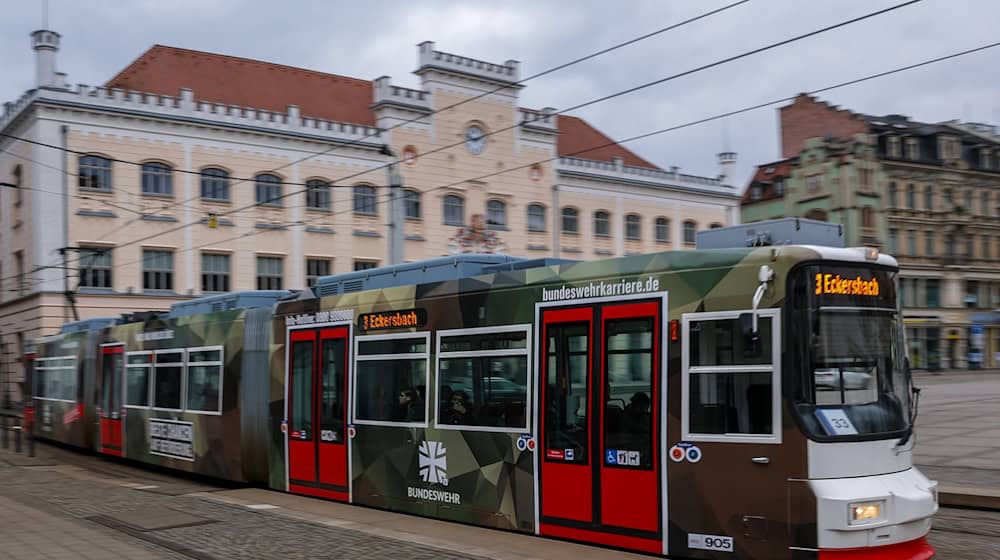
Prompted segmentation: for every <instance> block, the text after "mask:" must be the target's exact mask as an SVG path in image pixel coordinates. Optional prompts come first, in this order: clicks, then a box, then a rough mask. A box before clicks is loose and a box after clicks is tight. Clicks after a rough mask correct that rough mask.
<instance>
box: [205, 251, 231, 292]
mask: <svg viewBox="0 0 1000 560" xmlns="http://www.w3.org/2000/svg"><path fill="white" fill-rule="evenodd" d="M201 291H202V292H203V293H208V292H228V291H229V255H217V254H214V253H203V254H202V255H201Z"/></svg>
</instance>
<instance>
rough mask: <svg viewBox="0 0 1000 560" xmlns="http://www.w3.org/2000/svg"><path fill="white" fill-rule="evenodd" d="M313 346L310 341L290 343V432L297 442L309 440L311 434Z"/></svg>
mask: <svg viewBox="0 0 1000 560" xmlns="http://www.w3.org/2000/svg"><path fill="white" fill-rule="evenodd" d="M313 346H314V344H313V341H311V340H299V341H296V342H293V343H292V355H291V360H292V379H291V383H292V391H293V392H292V418H291V432H292V434H293V436H294V437H296V439H298V440H311V439H312V434H313V415H312V412H313V411H312V401H313V396H312V395H313V383H312V373H313ZM296 434H297V435H296Z"/></svg>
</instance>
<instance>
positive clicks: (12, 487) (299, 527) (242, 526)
mask: <svg viewBox="0 0 1000 560" xmlns="http://www.w3.org/2000/svg"><path fill="white" fill-rule="evenodd" d="M9 455H10V454H5V453H2V452H0V510H2V511H6V513H4V514H2V517H0V520H2V521H4V522H7V521H10V519H9V518H12V517H16V516H28V517H29V518H30V519H33V520H35V521H36V523H30V524H26V523H21V524H18V525H15V526H14V528H11V527H9V526H6V523H3V524H0V542H3V543H5V547H6V543H8V542H14V540H13V539H15V538H17V539H19V540H22V541H25V544H24V548H23V550H24V551H25V552H24V555H23V557H24V558H32V559H37V558H52V559H62V558H80V557H88V556H84V555H82V554H80V553H76V551H77V550H78V549H79V547H81V546H84V545H86V546H92V547H98V546H104V547H106V550H107V551H108V552H106V553H105V554H101V553H100V549H98V548H94V550H95V552H94V553H93V555H90V556H89V557H91V558H102V559H103V558H157V559H159V558H164V559H171V560H172V559H175V558H176V559H191V558H194V559H196V560H215V559H222V558H233V559H241V560H242V559H258V558H259V559H271V558H282V559H289V560H292V559H300V558H301V559H310V560H312V559H325V558H329V559H339V558H345V559H347V558H350V559H366V558H407V559H410V558H412V559H416V560H421V559H427V560H431V559H442V560H460V559H462V560H464V559H472V558H476V557H474V556H468V555H460V554H456V553H453V552H451V551H448V550H441V549H436V548H432V547H427V546H421V545H415V544H413V543H409V542H405V541H401V540H397V539H392V538H386V537H379V536H373V535H370V534H366V533H363V532H360V531H355V530H350V529H343V528H337V527H329V526H324V525H319V524H315V523H309V522H304V521H300V520H294V519H290V518H287V517H285V516H281V515H277V514H274V513H271V512H268V511H266V510H264V511H255V510H251V509H248V508H246V507H242V506H236V505H230V504H225V503H220V502H217V501H214V500H211V499H208V498H205V497H202V496H197V495H191V494H189V493H188V492H190V491H192V490H194V491H196V492H197V491H201V492H204V491H205V487H204V485H192V483H191V482H189V481H187V480H183V479H177V480H174V481H171V480H170V478H169V477H165V476H162V475H161V476H158V477H157V480H153V481H150V480H145V481H138V482H129V481H128V480H127V479H123V478H109V477H108V476H107V475H106V474H103V473H94V472H92V471H88V470H86V469H84V468H81V467H79V466H74V465H66V464H55V465H53V464H52V462H51V461H48V462H47V461H46V460H45V459H40V460H36V461H29V460H23V459H22V460H17V459H16V458H15V460H13V461H11V460H7V459H8V457H9ZM12 463H15V464H16V463H21V464H22V465H23V466H15V464H12ZM143 482H146V483H145V484H144V483H143ZM149 482H152V483H149ZM180 492H183V493H181V494H180V495H176V494H178V493H180ZM8 504H16V506H14V507H13V508H12V509H11V510H7V508H6V506H7V505H8ZM15 531H16V533H15ZM45 541H50V543H51V544H50V545H48V546H46V545H45V544H44V543H45ZM102 543H103V544H102ZM87 550H88V551H89V550H91V549H90V548H88V549H87ZM4 554H6V550H5V551H4V553H3V554H0V556H3V557H4V558H7V557H8V556H4ZM11 558H20V556H11Z"/></svg>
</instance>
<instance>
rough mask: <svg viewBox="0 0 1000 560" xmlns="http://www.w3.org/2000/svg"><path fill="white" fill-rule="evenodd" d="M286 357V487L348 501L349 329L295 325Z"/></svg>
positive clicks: (313, 494) (292, 490)
mask: <svg viewBox="0 0 1000 560" xmlns="http://www.w3.org/2000/svg"><path fill="white" fill-rule="evenodd" d="M289 344H290V347H289V353H288V356H289V359H288V428H287V429H288V489H289V491H290V492H295V493H298V494H308V495H311V496H318V497H322V498H332V499H334V500H339V501H345V502H346V501H348V499H349V497H350V492H349V490H348V484H349V481H348V478H347V477H348V473H347V461H348V457H347V429H346V428H347V395H348V394H349V393H348V392H347V364H348V354H347V348H348V329H347V327H334V328H327V329H309V330H298V331H292V333H291V336H290V337H289Z"/></svg>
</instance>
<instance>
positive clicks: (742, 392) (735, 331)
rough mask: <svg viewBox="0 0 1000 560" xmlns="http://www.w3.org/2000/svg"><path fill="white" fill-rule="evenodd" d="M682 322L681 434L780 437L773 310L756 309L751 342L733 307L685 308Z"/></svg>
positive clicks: (767, 440) (748, 438)
mask: <svg viewBox="0 0 1000 560" xmlns="http://www.w3.org/2000/svg"><path fill="white" fill-rule="evenodd" d="M683 324H684V328H683V334H682V337H681V340H686V341H687V344H686V345H685V348H684V350H685V351H684V352H683V355H682V372H683V376H682V385H683V388H682V391H683V393H682V413H681V418H682V430H683V438H684V439H686V440H692V441H713V440H719V441H746V442H760V443H780V442H781V410H780V408H781V407H779V406H777V403H778V402H780V401H779V400H778V395H780V393H781V387H780V379H781V377H780V375H779V372H778V365H777V361H776V358H777V357H778V356H780V340H779V337H778V336H777V334H776V333H779V332H781V331H780V329H779V328H778V315H777V311H762V312H759V313H758V339H757V341H756V342H753V341H751V340H749V339H748V335H745V334H744V332H743V329H742V328H741V321H740V319H739V314H737V313H692V314H685V315H684V317H683Z"/></svg>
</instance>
